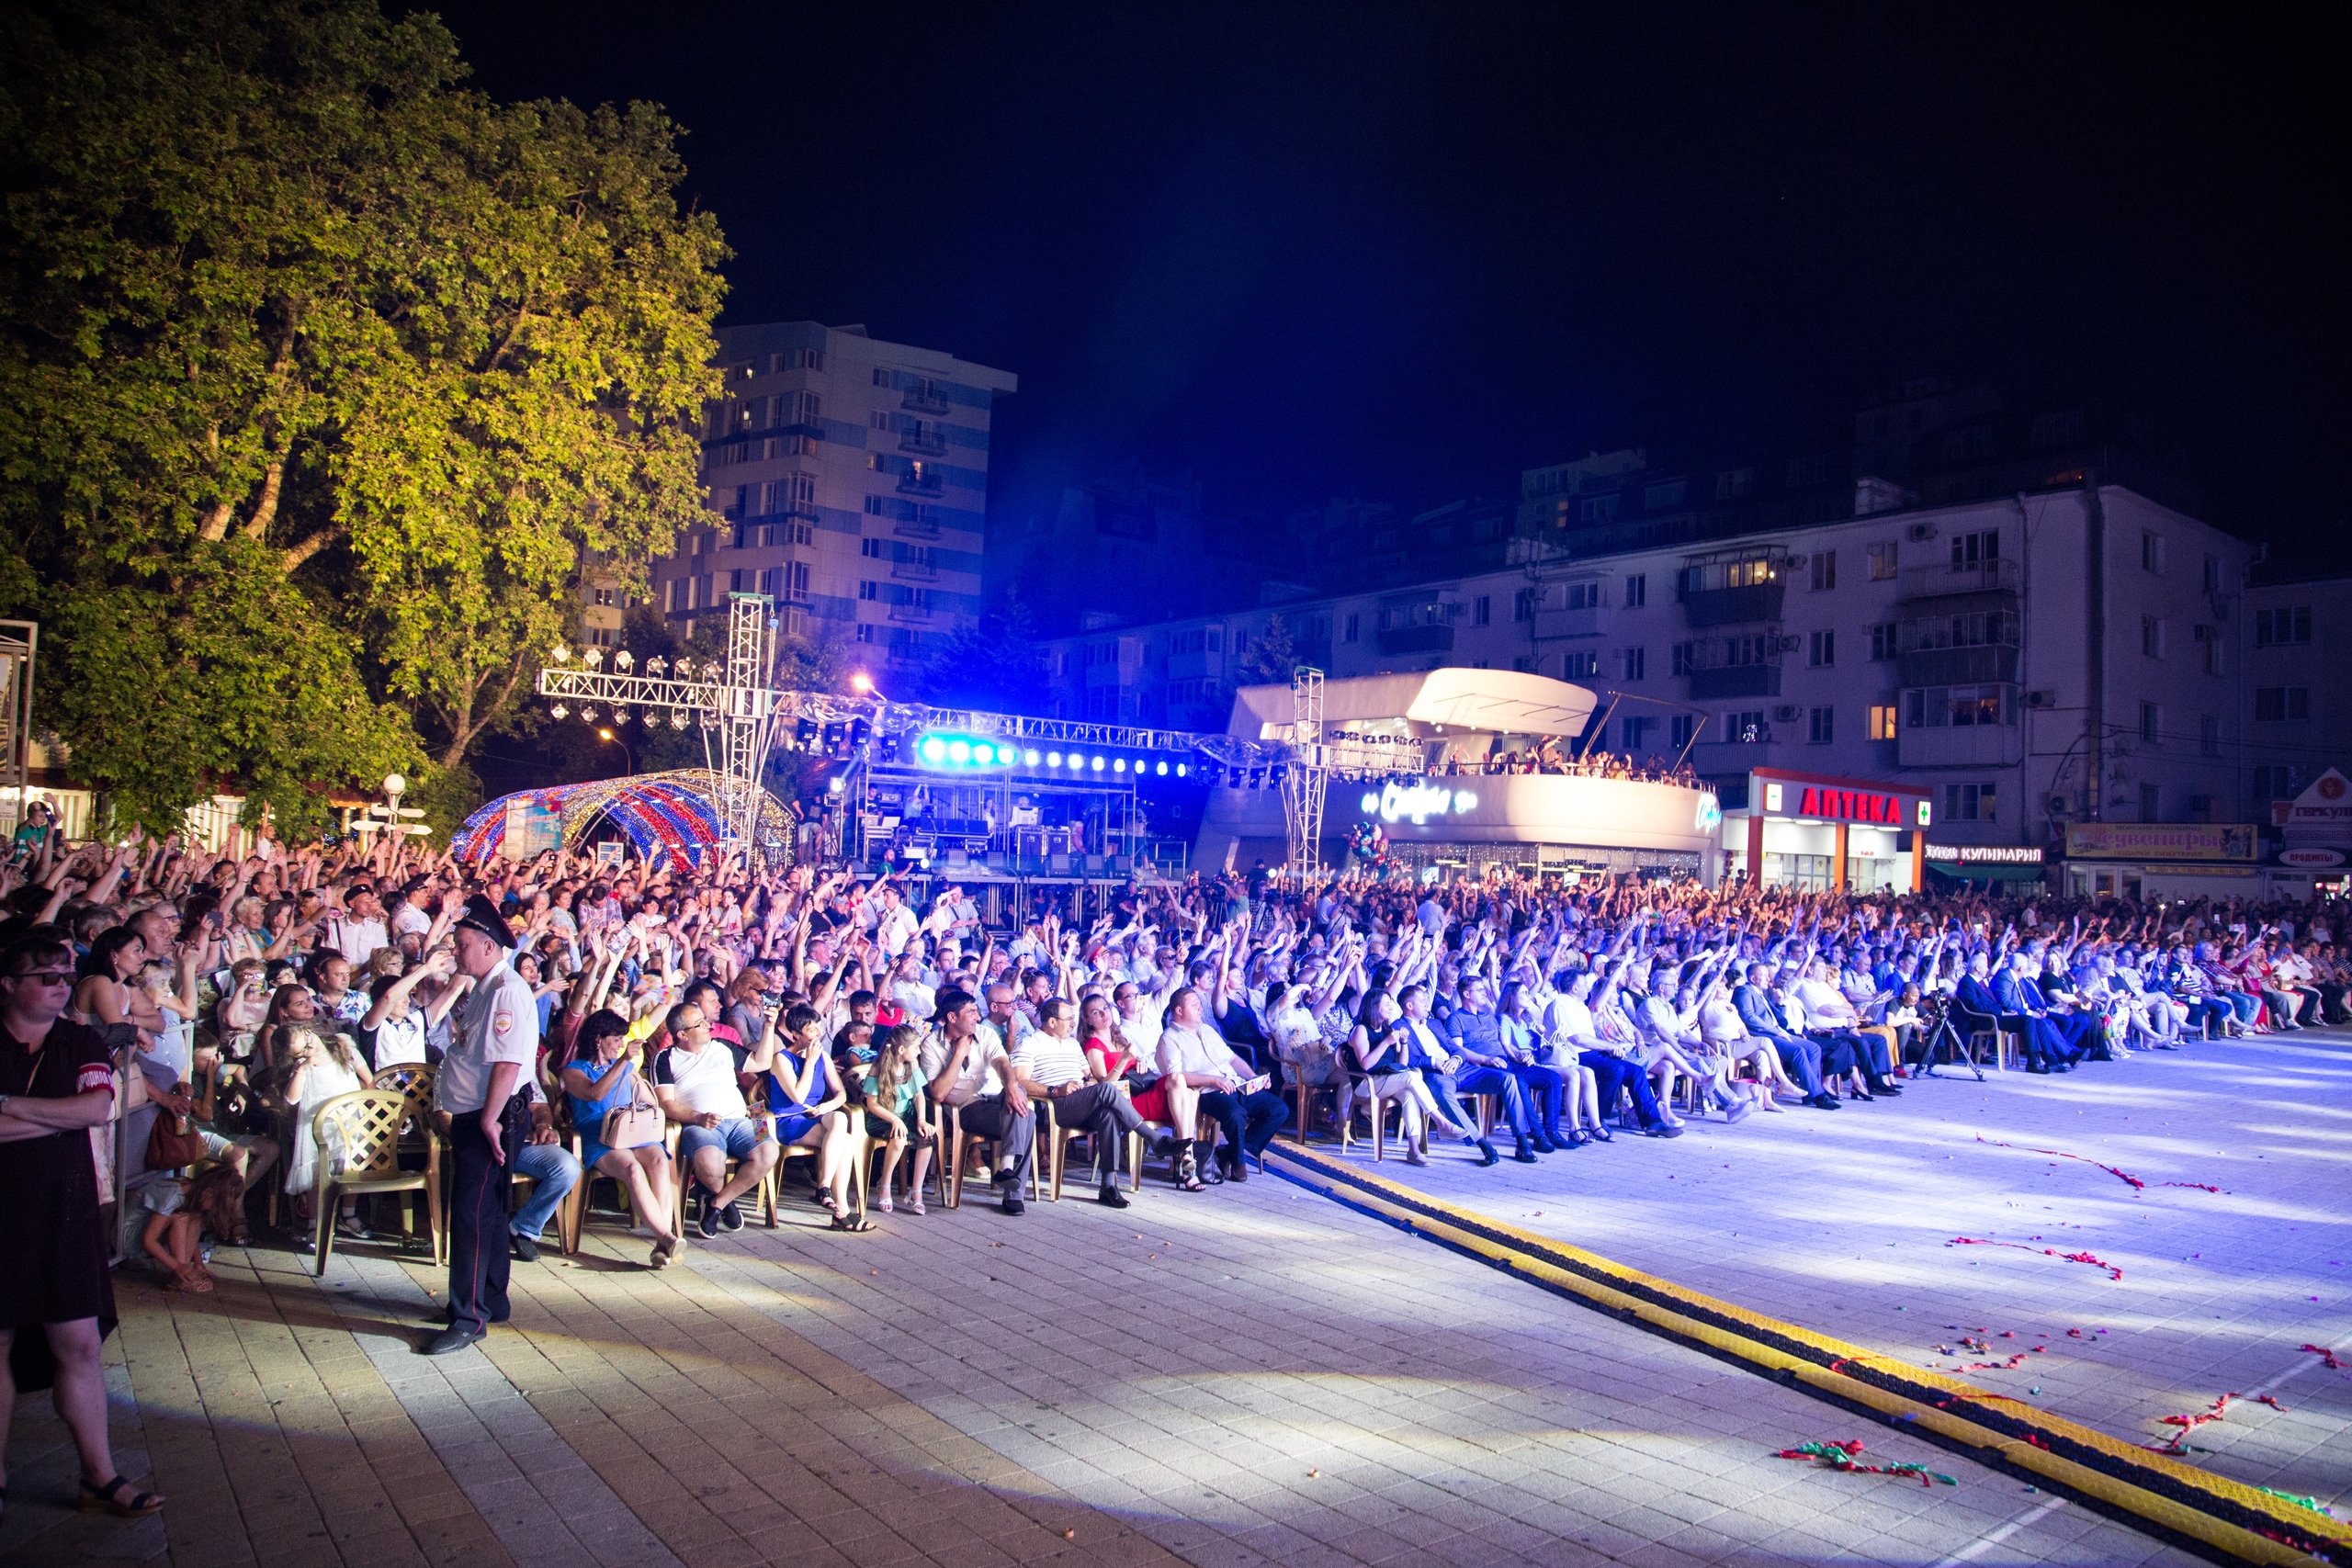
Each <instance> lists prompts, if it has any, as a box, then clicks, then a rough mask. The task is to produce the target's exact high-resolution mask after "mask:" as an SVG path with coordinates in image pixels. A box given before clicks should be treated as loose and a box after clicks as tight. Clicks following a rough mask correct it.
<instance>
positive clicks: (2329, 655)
mask: <svg viewBox="0 0 2352 1568" xmlns="http://www.w3.org/2000/svg"><path fill="white" fill-rule="evenodd" d="M2240 630H2241V632H2242V636H2241V637H2240V639H2239V646H2240V647H2241V648H2242V649H2244V653H2243V657H2244V659H2245V683H2246V721H2247V722H2246V726H2245V761H2246V764H2247V766H2248V767H2249V769H2250V770H2251V773H2250V777H2251V783H2252V793H2253V799H2254V802H2255V809H2256V813H2257V814H2258V815H2257V820H2264V821H2267V820H2268V819H2269V814H2268V810H2267V807H2268V804H2269V803H2270V802H2273V801H2284V800H2292V799H2294V798H2295V796H2297V795H2301V793H2302V792H2303V791H2304V790H2305V789H2307V788H2309V787H2310V786H2311V785H2312V783H2313V782H2314V781H2316V780H2317V779H2318V778H2319V777H2320V775H2321V774H2323V773H2326V772H2327V770H2328V769H2330V768H2343V767H2346V766H2352V679H2347V677H2352V576H2297V577H2290V578H2278V579H2274V578H2270V577H2267V576H2266V575H2264V574H2263V573H2261V572H2260V571H2258V570H2257V572H2256V578H2255V585H2254V586H2253V587H2252V588H2250V589H2248V590H2247V592H2246V617H2245V624H2244V626H2242V627H2241V628H2240ZM2328 671H2335V676H2334V677H2333V678H2330V676H2329V675H2328V673H2327V672H2328Z"/></svg>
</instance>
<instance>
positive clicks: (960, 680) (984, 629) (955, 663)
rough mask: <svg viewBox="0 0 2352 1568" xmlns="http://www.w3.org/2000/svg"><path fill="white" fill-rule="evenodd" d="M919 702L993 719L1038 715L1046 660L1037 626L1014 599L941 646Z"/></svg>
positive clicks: (1043, 700)
mask: <svg viewBox="0 0 2352 1568" xmlns="http://www.w3.org/2000/svg"><path fill="white" fill-rule="evenodd" d="M919 683H920V685H921V687H922V695H923V698H924V700H925V701H927V702H932V703H937V704H939V705H942V706H947V707H973V708H980V709H985V710H989V711H992V712H998V713H1029V714H1035V713H1043V712H1044V711H1045V703H1046V656H1045V652H1044V650H1043V649H1041V648H1040V647H1039V646H1038V642H1037V624H1036V620H1035V617H1034V616H1032V615H1030V613H1029V606H1028V604H1026V603H1025V602H1023V599H1022V598H1021V596H1020V595H1019V594H1017V593H1014V594H1008V595H1006V597H1005V598H1004V600H1003V601H1002V602H1001V603H1000V604H995V605H992V606H990V607H989V609H987V610H986V611H984V612H983V613H982V614H981V615H980V617H979V618H978V620H977V621H975V622H973V623H972V624H971V625H970V626H963V627H960V628H958V629H957V630H956V631H955V632H954V633H952V634H950V635H949V636H948V637H946V638H945V639H944V641H943V643H942V644H941V647H940V649H939V651H938V652H937V653H936V654H935V655H933V658H932V659H931V660H930V662H929V663H928V664H927V665H926V666H925V668H924V670H923V672H922V677H921V679H920V682H919Z"/></svg>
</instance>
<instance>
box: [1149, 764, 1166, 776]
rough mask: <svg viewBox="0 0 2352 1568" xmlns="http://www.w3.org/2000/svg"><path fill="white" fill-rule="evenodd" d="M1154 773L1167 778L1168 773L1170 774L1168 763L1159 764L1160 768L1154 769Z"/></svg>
mask: <svg viewBox="0 0 2352 1568" xmlns="http://www.w3.org/2000/svg"><path fill="white" fill-rule="evenodd" d="M1152 772H1153V773H1159V775H1161V776H1162V777H1165V776H1167V773H1168V764H1167V763H1165V762H1162V763H1160V764H1159V766H1158V767H1156V768H1154V769H1153V770H1152Z"/></svg>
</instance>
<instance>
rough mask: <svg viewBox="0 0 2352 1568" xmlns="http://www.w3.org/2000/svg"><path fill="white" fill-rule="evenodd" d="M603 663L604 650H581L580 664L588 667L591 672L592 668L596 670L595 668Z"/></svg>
mask: <svg viewBox="0 0 2352 1568" xmlns="http://www.w3.org/2000/svg"><path fill="white" fill-rule="evenodd" d="M604 661H605V650H604V649H601V648H591V649H583V650H582V653H581V655H580V662H581V663H582V664H585V665H586V666H588V668H589V669H591V670H594V668H596V666H598V665H599V664H602V663H603V662H604Z"/></svg>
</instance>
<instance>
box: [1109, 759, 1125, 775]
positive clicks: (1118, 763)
mask: <svg viewBox="0 0 2352 1568" xmlns="http://www.w3.org/2000/svg"><path fill="white" fill-rule="evenodd" d="M1111 771H1112V772H1113V773H1125V772H1126V771H1127V760H1126V759H1125V757H1120V758H1116V759H1114V761H1112V763H1111Z"/></svg>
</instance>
